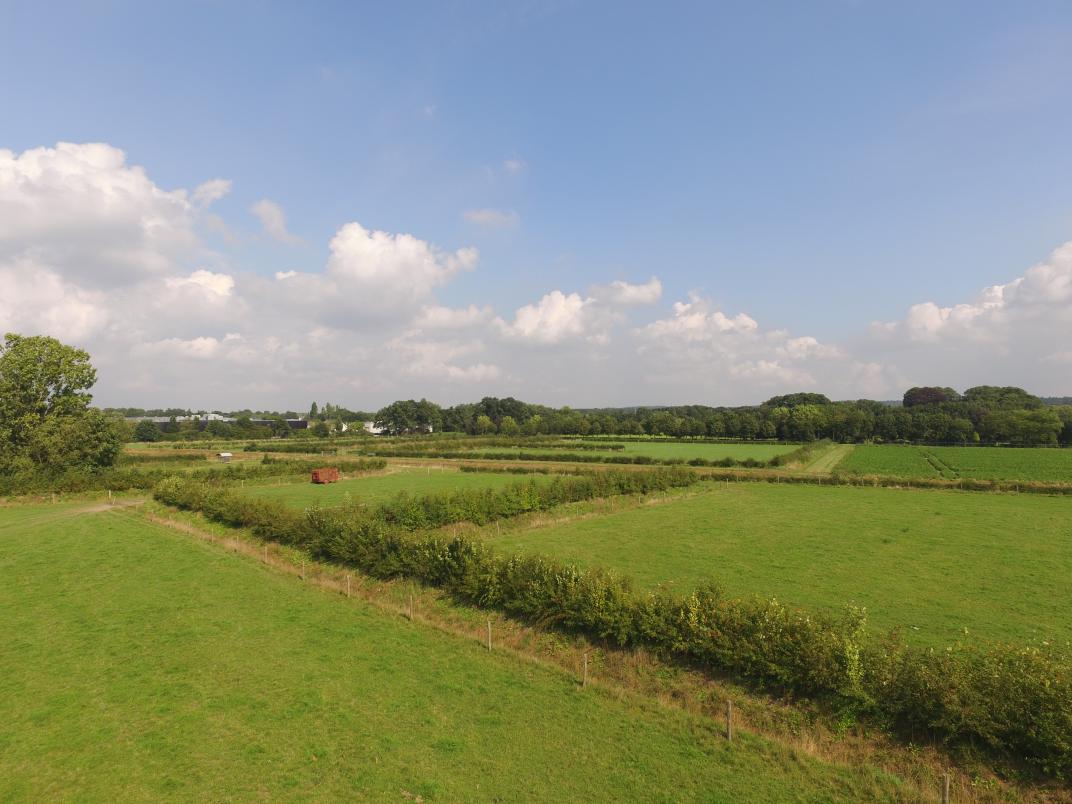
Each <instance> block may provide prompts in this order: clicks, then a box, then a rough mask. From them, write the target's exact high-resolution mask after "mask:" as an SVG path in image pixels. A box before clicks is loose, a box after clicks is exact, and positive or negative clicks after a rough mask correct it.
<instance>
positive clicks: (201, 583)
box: [0, 504, 900, 801]
mask: <svg viewBox="0 0 1072 804" xmlns="http://www.w3.org/2000/svg"><path fill="white" fill-rule="evenodd" d="M0 571H2V572H3V575H4V578H5V583H4V584H2V585H0V629H2V631H3V633H4V634H5V638H4V640H3V643H2V644H0V800H5V801H6V800H29V799H39V800H86V801H96V800H113V801H114V800H118V801H137V800H142V801H148V800H152V801H158V800H164V799H181V800H206V799H207V800H235V799H238V800H252V799H286V800H309V799H317V800H327V799H335V800H359V799H361V800H418V799H419V798H423V799H425V800H444V801H461V800H521V799H523V800H531V801H562V800H607V801H610V800H623V799H631V800H645V801H647V800H651V801H659V800H667V801H668V800H704V801H786V800H810V801H814V800H826V801H838V800H845V801H860V800H891V799H894V798H899V797H900V793H899V788H898V787H897V785H896V783H895V782H893V781H892V780H890V779H889V778H888V777H884V776H880V775H879V774H868V773H858V774H853V773H850V772H849V771H846V770H842V769H838V768H834V767H831V766H829V765H825V764H822V763H820V762H817V761H814V760H810V759H807V758H804V757H801V756H799V755H792V754H790V753H789V752H788V751H787V750H785V749H782V748H779V747H777V746H775V745H773V744H771V743H769V742H766V741H762V740H760V739H758V738H754V737H751V736H749V735H747V734H741V735H739V737H738V739H737V740H735V742H733V743H732V744H728V743H726V741H725V740H724V739H722V738H721V736H719V733H718V732H719V730H718V726H717V724H713V723H711V722H710V721H702V720H700V719H698V718H696V717H693V716H690V715H687V714H685V713H682V712H680V711H677V710H670V709H666V708H663V707H658V706H646V705H641V704H640V703H638V702H631V701H630V700H628V699H627V700H624V701H623V700H619V699H617V698H616V697H614V696H611V695H605V694H602V693H600V692H599V690H598V689H592V690H588V691H586V692H583V693H582V692H581V691H580V690H579V689H578V688H577V685H576V683H575V681H574V680H572V679H570V678H566V677H564V676H563V675H561V674H560V673H557V672H555V671H551V670H546V669H543V668H541V667H538V666H535V665H532V664H527V663H524V662H522V661H520V660H518V659H514V658H512V657H511V656H508V655H504V654H501V653H493V654H491V655H489V654H488V653H487V652H485V651H484V650H483V649H482V648H481V647H480V646H478V645H476V644H473V643H469V642H467V641H465V640H460V639H458V638H456V637H453V636H449V635H445V634H442V633H440V632H437V631H435V630H432V629H430V628H426V627H423V626H420V625H416V624H412V623H409V622H407V621H405V620H402V619H399V618H397V617H393V616H390V615H388V614H385V613H383V612H380V611H378V610H376V609H374V608H372V607H370V606H369V605H368V604H366V603H364V602H362V601H356V600H354V601H347V600H344V599H342V598H339V597H336V596H330V595H328V594H325V593H323V592H320V591H318V590H316V589H314V588H311V587H307V586H304V585H303V584H302V583H301V582H300V581H298V580H297V579H295V578H293V577H291V576H285V575H281V574H278V573H275V572H273V571H272V570H270V569H267V568H265V567H263V566H261V565H260V564H258V563H257V562H255V561H253V560H250V559H248V558H243V557H239V556H235V555H233V554H231V553H229V552H226V551H224V550H222V549H220V548H219V547H217V546H214V545H211V544H207V543H203V542H199V541H197V540H194V539H191V538H190V537H189V536H186V535H183V534H180V533H177V532H175V531H172V530H169V529H167V528H164V527H162V526H157V525H152V524H149V523H147V522H146V521H145V520H143V519H141V518H140V517H139V516H138V515H137V514H136V513H133V512H129V511H128V512H120V511H108V510H100V507H99V506H98V507H96V509H93V508H87V507H86V506H84V504H73V505H72V504H64V505H53V506H48V505H37V506H30V505H27V506H9V507H4V508H0Z"/></svg>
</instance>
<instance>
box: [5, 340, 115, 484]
mask: <svg viewBox="0 0 1072 804" xmlns="http://www.w3.org/2000/svg"><path fill="white" fill-rule="evenodd" d="M96 376H97V375H96V372H95V371H94V370H93V367H92V366H91V365H90V363H89V355H88V354H87V353H86V352H84V351H82V350H81V349H75V348H73V347H71V346H65V345H64V344H62V343H60V342H59V341H57V340H56V339H55V338H48V337H23V336H21V335H15V334H12V333H8V334H7V335H5V336H4V343H3V345H2V346H0V475H4V474H6V475H15V474H19V473H29V472H36V473H43V474H47V475H50V476H56V475H60V474H64V473H68V472H72V471H92V470H96V469H99V468H101V467H105V466H110V465H111V464H112V463H114V462H115V459H116V456H117V455H118V454H119V451H120V449H121V447H122V442H123V437H124V434H125V433H124V428H123V425H122V422H120V421H118V420H116V419H113V418H111V417H109V416H107V415H105V414H104V413H102V412H101V411H99V410H93V409H91V408H90V407H89V403H90V402H91V401H92V399H93V397H92V396H91V395H90V394H89V393H88V389H89V388H90V387H91V386H92V385H93V383H94V382H95V381H96Z"/></svg>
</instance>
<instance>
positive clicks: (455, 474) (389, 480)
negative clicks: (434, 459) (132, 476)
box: [246, 467, 548, 508]
mask: <svg viewBox="0 0 1072 804" xmlns="http://www.w3.org/2000/svg"><path fill="white" fill-rule="evenodd" d="M547 477H548V476H547V475H524V476H523V477H519V476H518V475H511V474H503V473H498V472H486V473H485V472H459V471H457V470H454V469H442V468H439V467H427V468H423V469H422V468H405V469H398V470H397V471H392V472H390V473H388V474H373V475H366V476H365V477H359V478H355V479H351V480H340V481H339V482H338V483H328V484H325V485H318V484H315V483H310V482H309V481H308V480H305V481H302V482H300V483H272V482H269V483H268V484H264V485H256V486H249V487H247V489H246V493H247V494H249V495H250V496H255V497H261V498H267V499H273V500H280V501H282V502H285V503H287V504H288V505H293V506H295V507H298V508H310V507H312V506H314V505H320V506H321V507H324V508H328V507H331V506H336V505H342V504H344V503H346V502H348V501H353V502H356V503H364V504H375V503H380V502H386V501H387V500H389V499H391V498H392V497H395V496H396V495H398V494H400V493H402V492H407V493H409V494H413V495H424V494H435V493H438V492H443V491H454V490H456V489H500V488H503V487H504V486H508V485H511V484H513V483H518V482H520V481H523V480H528V479H534V480H536V482H543V481H544V480H546V478H547Z"/></svg>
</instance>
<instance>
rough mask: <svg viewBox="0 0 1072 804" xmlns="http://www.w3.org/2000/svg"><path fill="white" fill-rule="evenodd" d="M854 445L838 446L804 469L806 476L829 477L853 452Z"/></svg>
mask: <svg viewBox="0 0 1072 804" xmlns="http://www.w3.org/2000/svg"><path fill="white" fill-rule="evenodd" d="M852 450H853V445H852V444H837V445H836V446H834V447H833V448H831V449H828V450H827V451H826V452H824V453H823V454H822V455H820V456H819V457H818V458H816V459H815V460H814V461H812V462H811V463H809V464H808V465H807V466H805V467H804V474H808V475H828V474H830V473H831V472H832V471H834V467H835V466H837V465H838V464H839V463H841V462H842V461H843V460H845V458H847V457H848V455H849V453H850V452H852Z"/></svg>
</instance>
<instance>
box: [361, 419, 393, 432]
mask: <svg viewBox="0 0 1072 804" xmlns="http://www.w3.org/2000/svg"><path fill="white" fill-rule="evenodd" d="M362 427H364V428H365V432H366V433H372V435H383V434H384V433H386V432H387V428H386V427H377V426H376V422H364V423H363V424H362Z"/></svg>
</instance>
